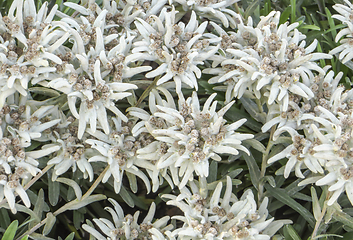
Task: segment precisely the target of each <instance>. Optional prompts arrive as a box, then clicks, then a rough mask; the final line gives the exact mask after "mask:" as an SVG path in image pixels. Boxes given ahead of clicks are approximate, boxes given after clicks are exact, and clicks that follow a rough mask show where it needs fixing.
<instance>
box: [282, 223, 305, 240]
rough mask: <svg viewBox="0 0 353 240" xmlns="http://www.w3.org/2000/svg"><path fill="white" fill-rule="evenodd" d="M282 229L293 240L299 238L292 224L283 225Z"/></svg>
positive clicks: (299, 239)
mask: <svg viewBox="0 0 353 240" xmlns="http://www.w3.org/2000/svg"><path fill="white" fill-rule="evenodd" d="M283 231H285V232H286V233H287V234H288V235H289V236H290V237H291V238H292V239H293V240H301V238H300V237H299V234H298V233H297V232H296V231H295V229H294V228H293V227H292V225H285V226H284V228H283Z"/></svg>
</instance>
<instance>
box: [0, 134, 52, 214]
mask: <svg viewBox="0 0 353 240" xmlns="http://www.w3.org/2000/svg"><path fill="white" fill-rule="evenodd" d="M12 134H13V135H12V136H11V135H10V136H9V137H2V138H1V141H0V166H1V169H0V201H1V200H2V199H3V198H4V197H5V198H6V200H7V202H8V204H9V207H10V209H11V211H12V212H13V213H16V208H15V195H14V193H15V192H16V193H17V194H19V196H20V197H21V199H22V200H23V202H24V204H25V205H26V207H30V201H29V199H28V196H27V194H26V192H25V191H24V189H23V184H24V183H21V181H20V180H21V179H29V178H30V176H35V175H36V174H37V173H38V172H40V169H39V168H38V165H39V163H38V161H37V159H38V158H41V157H44V156H47V155H49V154H51V153H52V152H55V151H57V150H58V149H59V148H58V147H57V146H54V145H50V144H47V145H45V146H44V147H42V149H41V150H37V151H31V152H25V150H24V148H23V147H22V146H21V143H20V139H19V138H18V137H16V136H15V135H14V133H12Z"/></svg>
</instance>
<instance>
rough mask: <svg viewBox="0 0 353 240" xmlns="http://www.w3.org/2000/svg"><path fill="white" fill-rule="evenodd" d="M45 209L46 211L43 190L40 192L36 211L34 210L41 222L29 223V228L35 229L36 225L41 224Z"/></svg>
mask: <svg viewBox="0 0 353 240" xmlns="http://www.w3.org/2000/svg"><path fill="white" fill-rule="evenodd" d="M43 209H44V191H43V189H42V188H41V189H40V190H39V192H38V197H37V201H36V203H35V204H34V209H33V212H34V214H35V215H36V216H37V217H38V219H39V221H33V222H31V223H29V225H28V226H29V228H32V227H34V225H36V224H37V223H39V222H40V219H42V214H43Z"/></svg>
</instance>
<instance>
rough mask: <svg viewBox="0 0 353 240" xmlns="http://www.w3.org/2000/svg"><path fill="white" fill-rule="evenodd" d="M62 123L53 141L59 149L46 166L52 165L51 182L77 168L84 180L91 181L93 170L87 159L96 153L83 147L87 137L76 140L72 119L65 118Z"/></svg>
mask: <svg viewBox="0 0 353 240" xmlns="http://www.w3.org/2000/svg"><path fill="white" fill-rule="evenodd" d="M68 120H69V121H68ZM64 121H65V124H63V125H62V126H60V128H58V129H57V130H58V132H55V135H56V137H57V139H54V141H55V142H56V145H57V146H59V147H60V149H59V150H58V151H57V152H56V154H55V155H54V157H53V158H51V159H50V160H49V161H48V162H47V165H54V171H53V174H52V180H53V181H55V180H56V178H57V177H58V176H60V175H62V174H64V173H65V172H67V171H68V170H69V168H71V167H72V171H73V172H75V171H76V170H77V168H78V169H79V170H80V171H81V172H82V173H83V177H84V178H85V179H86V178H88V177H89V181H92V180H93V175H94V174H93V168H92V166H91V164H90V163H89V162H88V159H89V158H90V157H91V156H92V155H94V154H96V152H94V151H95V150H94V149H92V148H90V147H87V146H86V145H85V142H84V141H85V139H87V135H85V136H84V139H78V137H77V131H78V127H77V126H76V122H74V119H73V118H72V117H71V118H69V119H66V118H65V119H64Z"/></svg>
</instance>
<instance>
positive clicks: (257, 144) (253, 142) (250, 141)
mask: <svg viewBox="0 0 353 240" xmlns="http://www.w3.org/2000/svg"><path fill="white" fill-rule="evenodd" d="M243 144H248V145H250V146H251V147H253V148H254V149H256V150H257V151H259V152H261V153H265V152H266V148H265V146H264V145H263V144H262V143H261V142H260V141H258V140H256V139H254V138H252V139H246V140H244V141H243Z"/></svg>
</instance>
